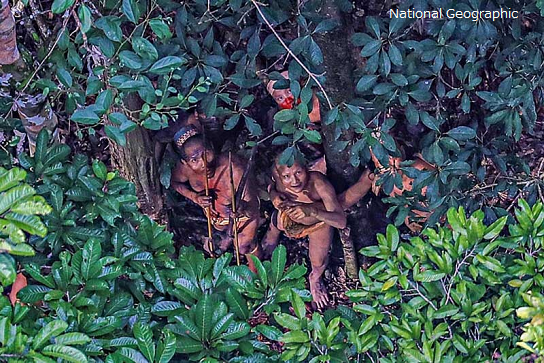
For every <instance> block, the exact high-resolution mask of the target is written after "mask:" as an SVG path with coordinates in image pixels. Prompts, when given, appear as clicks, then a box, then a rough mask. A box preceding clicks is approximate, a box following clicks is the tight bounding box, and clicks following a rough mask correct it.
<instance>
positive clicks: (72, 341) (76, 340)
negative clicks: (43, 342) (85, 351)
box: [55, 332, 91, 345]
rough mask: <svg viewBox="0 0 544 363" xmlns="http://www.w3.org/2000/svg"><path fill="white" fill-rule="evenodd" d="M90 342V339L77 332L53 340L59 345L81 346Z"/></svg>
mask: <svg viewBox="0 0 544 363" xmlns="http://www.w3.org/2000/svg"><path fill="white" fill-rule="evenodd" d="M90 341H91V338H89V337H88V336H87V335H85V334H83V333H78V332H73V333H66V334H62V335H59V336H58V337H56V338H55V343H56V344H61V345H81V344H87V343H89V342H90Z"/></svg>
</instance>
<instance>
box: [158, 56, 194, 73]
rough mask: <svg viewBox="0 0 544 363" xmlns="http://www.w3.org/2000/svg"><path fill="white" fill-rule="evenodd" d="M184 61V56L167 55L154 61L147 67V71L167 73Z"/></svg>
mask: <svg viewBox="0 0 544 363" xmlns="http://www.w3.org/2000/svg"><path fill="white" fill-rule="evenodd" d="M185 62H186V60H185V59H184V58H180V57H176V56H167V57H164V58H161V59H159V60H158V61H156V62H155V63H154V64H153V65H152V66H151V68H150V69H149V72H151V73H155V74H168V73H170V72H172V71H174V70H176V69H177V68H179V67H181V65H183V64H184V63H185Z"/></svg>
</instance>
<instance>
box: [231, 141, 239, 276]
mask: <svg viewBox="0 0 544 363" xmlns="http://www.w3.org/2000/svg"><path fill="white" fill-rule="evenodd" d="M229 174H230V194H231V197H232V215H233V217H232V229H233V232H234V251H235V252H236V264H237V265H238V266H240V247H239V245H238V223H237V218H236V195H235V194H236V191H235V188H234V173H233V171H232V152H231V151H229Z"/></svg>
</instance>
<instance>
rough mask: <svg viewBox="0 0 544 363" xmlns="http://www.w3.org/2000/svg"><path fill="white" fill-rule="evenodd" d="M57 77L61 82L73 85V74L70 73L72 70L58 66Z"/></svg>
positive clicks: (66, 85) (67, 85)
mask: <svg viewBox="0 0 544 363" xmlns="http://www.w3.org/2000/svg"><path fill="white" fill-rule="evenodd" d="M57 77H58V79H59V81H60V83H62V84H63V85H64V86H65V87H67V88H69V87H72V84H73V81H72V76H71V75H70V72H68V71H67V70H66V69H65V68H62V67H59V68H57Z"/></svg>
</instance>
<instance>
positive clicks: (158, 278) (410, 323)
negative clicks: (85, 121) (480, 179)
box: [0, 131, 544, 362]
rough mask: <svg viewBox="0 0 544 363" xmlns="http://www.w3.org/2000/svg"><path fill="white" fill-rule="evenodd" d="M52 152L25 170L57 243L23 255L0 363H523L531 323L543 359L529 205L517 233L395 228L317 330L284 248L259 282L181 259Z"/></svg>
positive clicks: (537, 208) (120, 202)
mask: <svg viewBox="0 0 544 363" xmlns="http://www.w3.org/2000/svg"><path fill="white" fill-rule="evenodd" d="M47 138H48V137H47V133H46V132H45V131H44V132H41V133H40V135H39V137H38V143H37V145H38V148H37V150H38V151H37V153H36V155H35V156H34V157H32V158H31V157H28V156H24V157H23V158H22V159H21V160H22V164H23V167H25V168H28V171H27V175H26V180H25V181H26V182H28V183H31V185H34V186H35V188H36V191H37V193H38V195H37V196H35V197H34V199H36V200H39V201H40V202H41V203H43V200H42V198H44V199H45V200H46V201H47V202H48V203H49V204H50V205H51V211H50V213H49V214H46V215H44V216H43V220H44V223H45V225H46V226H47V228H49V230H48V231H47V235H45V236H42V237H40V236H34V237H31V239H30V243H31V244H32V245H33V247H34V248H35V249H36V252H37V253H36V255H35V256H32V257H31V256H27V257H25V256H16V258H17V261H18V263H20V264H21V266H22V272H23V274H24V275H26V276H27V278H28V281H29V283H28V286H26V287H24V288H23V289H22V290H21V291H20V292H19V294H18V297H19V298H20V300H21V302H22V303H24V304H25V305H21V304H20V303H17V304H15V305H14V306H13V307H12V306H11V305H10V303H9V302H8V300H7V298H5V297H2V298H1V299H0V306H1V309H0V324H1V327H2V333H1V334H0V359H8V360H9V361H13V362H15V361H20V362H26V361H35V362H51V361H52V360H51V358H61V359H63V360H64V361H69V362H86V361H89V362H168V361H171V360H172V359H173V360H174V361H178V360H180V359H188V360H190V361H199V360H201V359H203V358H206V359H207V361H230V362H246V361H259V362H267V361H270V362H272V361H278V360H279V359H280V357H281V359H282V360H289V361H308V360H310V361H314V362H318V361H321V362H344V361H347V360H349V359H357V360H359V361H376V360H378V359H380V361H383V362H397V361H406V362H448V361H451V362H458V361H463V360H467V359H468V360H469V361H485V360H491V359H500V360H501V361H505V362H517V361H519V360H520V359H521V358H522V357H524V356H526V355H527V354H528V352H527V351H526V350H524V349H522V348H520V347H517V345H516V343H518V342H519V335H520V334H521V329H520V328H521V327H522V326H523V324H524V319H527V318H529V317H532V318H533V320H532V326H530V327H529V326H528V327H527V328H525V329H526V330H527V332H526V333H524V335H523V336H522V339H523V340H524V341H527V342H534V343H535V345H534V348H531V346H526V345H524V344H523V343H522V342H520V344H521V346H522V347H528V348H531V349H535V350H536V351H539V350H540V349H541V342H540V339H541V336H540V335H539V334H538V333H536V332H538V330H536V329H541V324H540V323H539V322H540V320H539V319H541V316H542V315H541V314H542V313H541V312H540V311H539V310H538V309H541V305H540V304H541V302H539V301H540V300H538V299H537V297H538V291H541V289H542V285H543V284H544V278H543V275H542V274H543V268H544V255H543V254H542V250H541V247H542V241H543V238H544V229H543V228H544V224H543V221H544V205H543V204H542V203H537V204H535V205H534V206H533V207H530V206H529V205H528V204H527V203H526V202H525V201H524V200H520V201H519V208H517V209H516V210H515V220H514V219H512V220H511V221H508V218H507V217H502V218H500V219H499V220H497V221H496V222H494V223H493V224H491V225H486V224H484V222H483V218H484V216H483V212H481V211H477V212H476V213H474V214H472V215H471V216H466V215H465V211H464V210H463V209H462V208H459V210H455V209H450V210H449V211H448V221H447V225H446V226H445V227H437V228H427V229H425V230H424V231H423V233H422V235H421V236H420V237H412V238H410V240H405V239H404V238H401V237H400V236H399V232H398V230H397V229H396V228H395V227H394V226H393V225H390V226H388V228H387V233H386V234H385V235H379V236H378V241H379V244H378V245H377V246H371V247H367V248H365V249H363V250H362V251H361V252H362V253H363V254H364V255H366V256H371V257H373V258H376V259H377V261H376V263H375V264H374V265H373V266H372V267H370V268H369V269H367V270H361V271H360V273H359V283H360V284H359V287H358V288H357V289H354V290H351V291H349V292H348V293H347V294H348V296H349V297H350V299H351V300H352V301H353V302H354V304H353V305H352V306H338V307H336V309H335V310H328V311H325V312H324V313H323V314H320V313H318V312H314V313H313V314H311V315H310V314H309V313H308V312H307V309H306V305H305V301H309V300H310V296H309V293H308V291H307V290H305V289H304V285H305V283H304V275H305V274H306V268H305V267H303V266H300V265H297V264H294V265H291V266H289V267H287V266H286V260H287V257H286V249H285V248H284V247H283V246H280V247H279V248H278V249H276V250H275V251H274V254H273V256H272V259H271V260H270V261H265V262H260V261H259V260H258V259H254V262H255V264H256V267H257V273H256V274H255V273H252V272H251V271H250V270H249V269H248V268H247V267H246V266H231V260H232V256H231V255H230V254H225V255H223V256H221V257H220V258H217V259H211V258H205V257H204V255H203V253H202V252H199V251H195V250H194V248H193V247H190V248H188V247H182V248H181V249H180V253H179V257H175V256H172V255H171V253H172V252H173V241H172V235H171V234H170V233H167V232H165V231H164V229H163V227H160V226H158V225H157V224H156V223H154V222H152V221H150V220H149V218H148V217H146V216H144V215H142V214H140V213H139V212H138V211H137V208H136V206H135V204H134V201H135V197H134V186H133V185H132V184H130V183H128V182H126V181H125V180H123V179H122V178H120V177H118V176H117V175H116V173H111V172H107V170H106V169H105V167H103V166H102V165H101V164H100V163H99V162H96V161H95V162H92V163H90V162H89V161H88V160H87V159H86V158H85V157H83V156H82V155H75V156H71V154H70V152H69V150H67V149H66V148H65V147H64V146H62V145H54V146H51V147H49V148H44V149H41V148H40V145H46V144H47ZM11 170H15V171H14V172H12V171H11ZM11 170H10V171H6V173H12V174H13V173H19V174H18V175H23V174H22V171H21V170H20V169H11ZM18 182H22V181H21V180H19V181H18ZM83 190H85V192H83ZM46 212H47V211H46ZM35 223H36V224H37V225H39V221H35ZM506 226H507V227H508V232H507V233H506V234H504V235H502V234H501V231H503V230H504V228H505V227H506ZM4 238H5V239H6V241H7V243H11V242H12V240H11V237H10V236H7V235H6V236H5V237H4ZM4 270H5V269H2V272H3V273H4ZM530 291H535V294H536V295H535V296H534V297H533V298H531V297H528V295H527V294H528V293H529V292H530ZM524 299H525V300H524ZM525 301H527V302H528V303H530V304H531V305H532V307H530V308H526V307H524V306H525V304H526V302H525ZM516 309H518V315H519V318H518V317H516V314H514V311H515V310H516Z"/></svg>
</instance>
